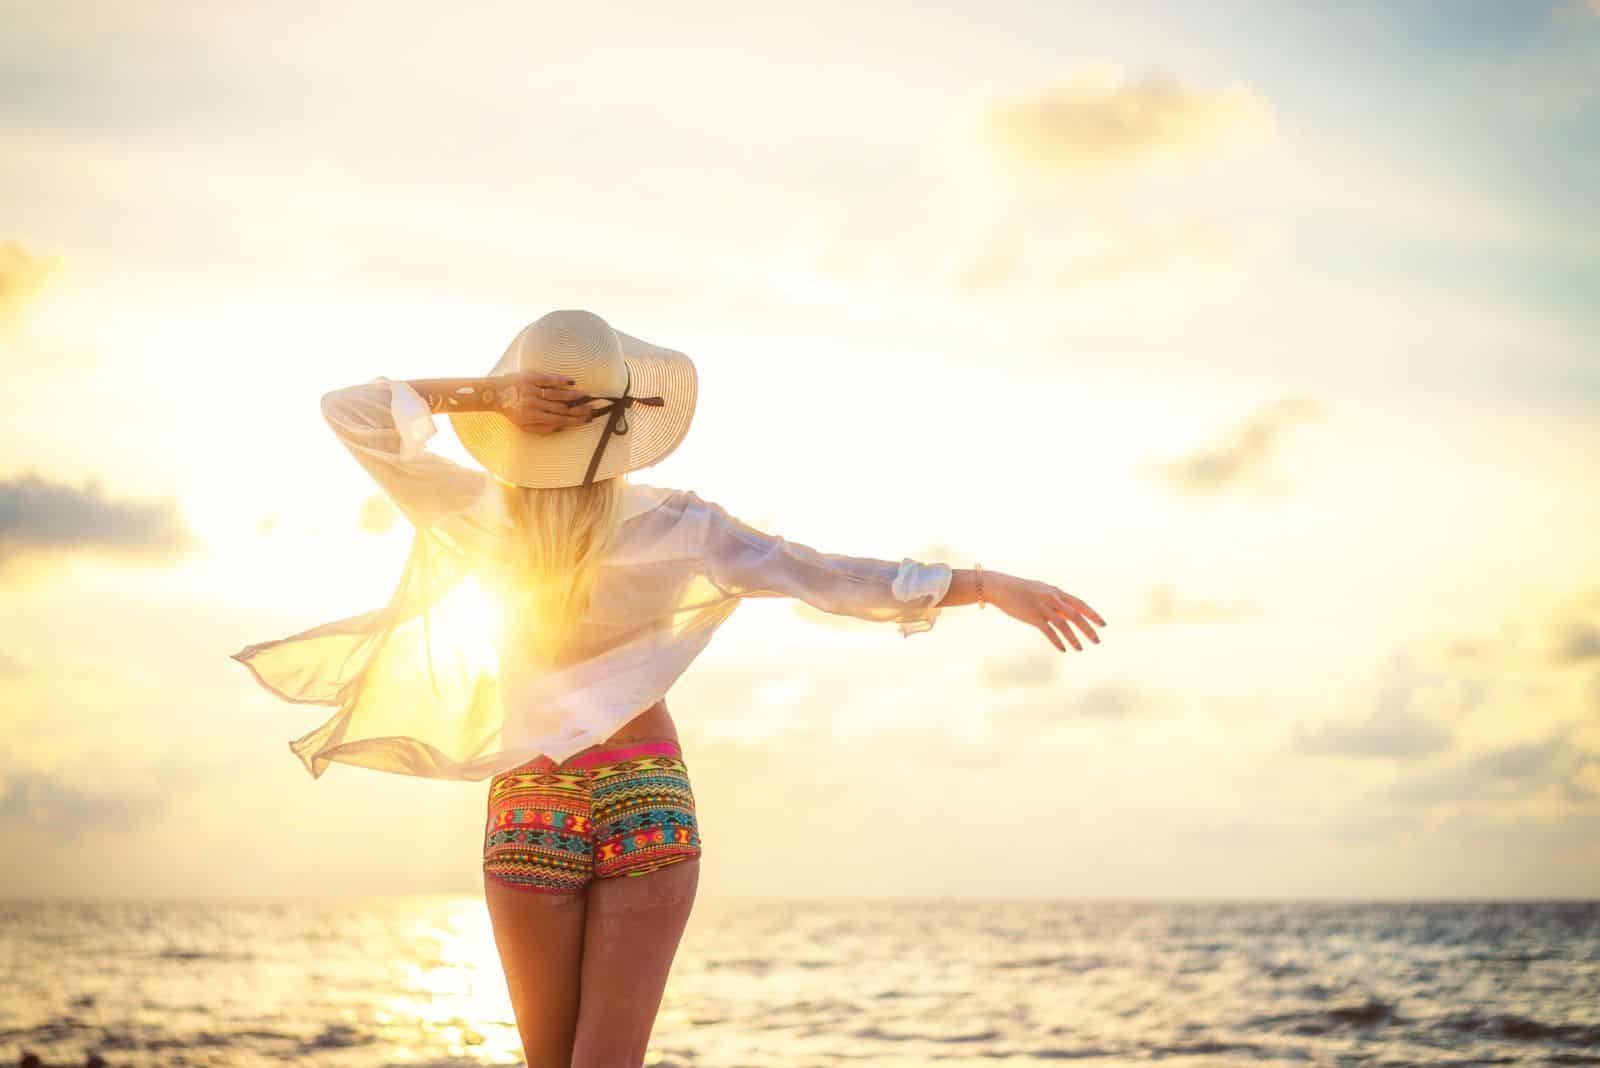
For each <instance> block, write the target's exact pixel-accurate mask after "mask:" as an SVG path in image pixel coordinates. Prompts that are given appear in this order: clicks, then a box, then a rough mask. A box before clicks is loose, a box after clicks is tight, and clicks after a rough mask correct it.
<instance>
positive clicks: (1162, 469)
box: [1153, 396, 1323, 496]
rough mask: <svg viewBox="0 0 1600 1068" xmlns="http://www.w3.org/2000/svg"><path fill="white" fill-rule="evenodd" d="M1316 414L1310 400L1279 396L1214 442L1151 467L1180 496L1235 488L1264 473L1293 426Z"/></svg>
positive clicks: (1319, 408) (1318, 413) (1318, 406)
mask: <svg viewBox="0 0 1600 1068" xmlns="http://www.w3.org/2000/svg"><path fill="white" fill-rule="evenodd" d="M1322 414H1323V408H1322V405H1321V404H1320V403H1319V402H1318V401H1316V400H1315V399H1314V398H1311V397H1304V396H1295V397H1284V398H1282V399H1280V400H1278V401H1276V402H1274V403H1272V404H1269V405H1267V406H1266V407H1264V408H1262V409H1261V410H1260V411H1257V412H1255V413H1253V414H1252V415H1250V416H1248V417H1246V418H1245V419H1244V420H1243V421H1242V422H1241V423H1240V424H1239V425H1238V426H1236V427H1234V428H1232V429H1230V430H1229V431H1227V432H1226V433H1225V434H1224V435H1223V436H1222V437H1221V438H1220V439H1219V440H1217V441H1215V442H1213V443H1211V444H1209V445H1205V446H1202V447H1200V448H1198V449H1196V450H1195V451H1194V452H1192V453H1190V454H1189V455H1188V456H1184V457H1181V458H1179V459H1177V460H1173V461H1171V462H1168V463H1161V464H1156V465H1154V468H1153V471H1154V474H1155V475H1156V477H1158V478H1159V479H1160V480H1161V481H1163V482H1165V483H1166V484H1167V485H1168V486H1170V487H1171V488H1172V489H1174V490H1176V491H1177V492H1179V493H1183V494H1189V495H1196V496H1198V495H1208V494H1217V493H1224V492H1230V491H1233V490H1237V489H1240V488H1241V487H1243V486H1245V485H1247V484H1250V483H1252V482H1255V481H1257V480H1259V479H1260V478H1261V477H1262V476H1263V475H1265V474H1266V472H1267V471H1268V469H1269V467H1270V465H1271V464H1272V461H1273V460H1274V459H1275V458H1276V457H1277V456H1278V454H1279V453H1280V452H1281V451H1282V450H1283V445H1284V441H1285V439H1286V438H1287V436H1288V432H1289V431H1290V430H1291V429H1292V428H1293V427H1294V426H1296V425H1297V424H1300V423H1306V422H1310V421H1312V420H1314V419H1318V418H1320V417H1321V416H1322Z"/></svg>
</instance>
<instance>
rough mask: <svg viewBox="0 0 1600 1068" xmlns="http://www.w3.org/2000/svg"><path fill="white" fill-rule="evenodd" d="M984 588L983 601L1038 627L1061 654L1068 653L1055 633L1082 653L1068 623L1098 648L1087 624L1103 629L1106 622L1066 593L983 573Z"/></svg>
mask: <svg viewBox="0 0 1600 1068" xmlns="http://www.w3.org/2000/svg"><path fill="white" fill-rule="evenodd" d="M983 585H984V587H985V589H984V600H986V601H988V602H989V603H991V604H993V605H994V606H995V607H996V608H998V609H1000V611H1002V612H1004V613H1005V614H1006V615H1008V616H1010V617H1011V618H1013V619H1020V620H1022V622H1024V623H1028V624H1031V625H1032V626H1035V627H1038V628H1039V630H1041V631H1042V632H1044V636H1045V637H1046V638H1049V639H1050V644H1052V645H1054V646H1055V647H1056V648H1057V649H1059V650H1061V651H1062V652H1063V653H1064V652H1066V651H1067V647H1066V646H1065V645H1062V644H1061V639H1060V638H1059V637H1057V635H1056V631H1058V630H1059V631H1060V632H1061V633H1062V634H1064V635H1066V638H1067V641H1069V642H1071V643H1072V647H1073V648H1074V649H1076V650H1078V652H1080V653H1081V652H1083V646H1082V645H1081V644H1079V642H1078V636H1077V635H1076V634H1074V633H1072V628H1071V627H1069V626H1067V624H1068V623H1076V624H1077V625H1078V629H1079V630H1081V631H1083V632H1084V633H1085V634H1087V635H1088V636H1089V640H1090V641H1092V642H1094V643H1095V644H1096V645H1099V644H1100V636H1099V635H1098V634H1096V633H1095V632H1094V628H1093V627H1091V626H1090V625H1089V621H1090V620H1091V619H1092V620H1094V621H1095V622H1096V623H1098V624H1100V625H1101V626H1102V627H1103V626H1105V625H1106V621H1105V620H1104V619H1101V618H1100V613H1099V612H1096V611H1095V610H1094V609H1093V608H1090V607H1089V606H1088V605H1087V604H1085V603H1084V602H1083V601H1081V600H1080V599H1078V598H1077V597H1074V596H1072V594H1070V593H1067V592H1066V591H1065V590H1061V589H1058V588H1057V587H1055V586H1052V585H1050V584H1049V583H1048V582H1033V581H1031V580H1029V579H1025V578H1018V577H1017V576H1015V575H1007V574H1004V573H1001V572H993V571H987V570H986V571H984V573H983ZM1052 628H1054V629H1052Z"/></svg>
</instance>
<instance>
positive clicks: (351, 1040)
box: [304, 1023, 377, 1050]
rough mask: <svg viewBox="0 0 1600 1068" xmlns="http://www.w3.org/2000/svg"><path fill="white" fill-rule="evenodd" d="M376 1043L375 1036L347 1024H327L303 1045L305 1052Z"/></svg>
mask: <svg viewBox="0 0 1600 1068" xmlns="http://www.w3.org/2000/svg"><path fill="white" fill-rule="evenodd" d="M375 1041H377V1039H376V1036H373V1035H369V1034H367V1033H366V1032H364V1031H360V1030H358V1029H356V1028H354V1027H351V1026H350V1025H349V1024H342V1023H341V1024H329V1025H328V1026H327V1027H324V1028H323V1029H322V1033H321V1034H320V1035H318V1036H317V1037H316V1038H312V1039H308V1040H307V1041H306V1042H305V1043H304V1045H305V1048H306V1049H307V1050H314V1049H348V1048H349V1047H351V1046H364V1045H366V1044H367V1043H368V1042H375Z"/></svg>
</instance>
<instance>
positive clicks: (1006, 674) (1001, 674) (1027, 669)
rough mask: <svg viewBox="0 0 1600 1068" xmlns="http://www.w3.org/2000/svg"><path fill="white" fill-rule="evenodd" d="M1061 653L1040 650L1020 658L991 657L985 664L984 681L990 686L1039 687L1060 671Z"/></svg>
mask: <svg viewBox="0 0 1600 1068" xmlns="http://www.w3.org/2000/svg"><path fill="white" fill-rule="evenodd" d="M1059 656H1061V653H1059V652H1057V651H1053V650H1044V649H1040V650H1038V651H1037V652H1031V653H1024V654H1022V655H1021V656H1018V657H991V658H989V659H987V660H985V661H984V662H983V667H982V675H983V681H984V682H986V683H988V684H989V685H990V686H1039V685H1042V684H1044V683H1047V682H1050V681H1052V680H1054V679H1055V678H1056V676H1057V674H1058V673H1059V671H1060V667H1061V662H1060V661H1059V660H1058V659H1057V658H1058V657H1059Z"/></svg>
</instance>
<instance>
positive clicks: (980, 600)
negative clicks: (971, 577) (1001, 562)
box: [972, 564, 984, 608]
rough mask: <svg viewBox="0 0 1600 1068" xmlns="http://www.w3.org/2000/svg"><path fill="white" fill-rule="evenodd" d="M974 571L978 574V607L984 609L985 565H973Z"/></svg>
mask: <svg viewBox="0 0 1600 1068" xmlns="http://www.w3.org/2000/svg"><path fill="white" fill-rule="evenodd" d="M972 570H974V571H976V572H977V573H978V607H979V608H982V607H983V603H984V602H983V565H982V564H973V565H972Z"/></svg>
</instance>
